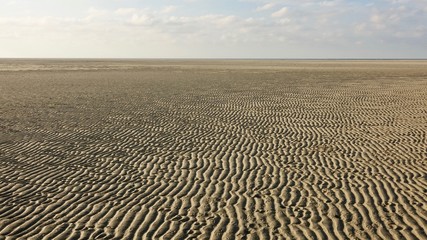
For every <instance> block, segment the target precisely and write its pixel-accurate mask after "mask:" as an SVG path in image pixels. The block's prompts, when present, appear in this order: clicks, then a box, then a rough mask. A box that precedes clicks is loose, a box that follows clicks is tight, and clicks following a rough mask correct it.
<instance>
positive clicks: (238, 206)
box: [0, 60, 427, 239]
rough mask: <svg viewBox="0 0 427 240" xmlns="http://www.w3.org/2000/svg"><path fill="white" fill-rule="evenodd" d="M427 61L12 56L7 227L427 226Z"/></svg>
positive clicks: (281, 234) (5, 81) (1, 160)
mask: <svg viewBox="0 0 427 240" xmlns="http://www.w3.org/2000/svg"><path fill="white" fill-rule="evenodd" d="M426 69H427V61H269V60H264V61H253V60H247V61H243V60H240V61H237V60H236V61H220V60H217V61H208V60H203V61H202V60H187V61H183V60H146V61H137V60H122V61H109V60H74V61H71V60H0V239H96V238H99V239H316V238H317V239H427V234H426V228H427V205H426V204H427V190H426V189H427V70H426Z"/></svg>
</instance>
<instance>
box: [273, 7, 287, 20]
mask: <svg viewBox="0 0 427 240" xmlns="http://www.w3.org/2000/svg"><path fill="white" fill-rule="evenodd" d="M287 13H288V8H287V7H283V8H281V9H280V10H278V11H276V12H274V13H272V14H271V16H272V17H274V18H279V17H283V16H285V15H286V14H287Z"/></svg>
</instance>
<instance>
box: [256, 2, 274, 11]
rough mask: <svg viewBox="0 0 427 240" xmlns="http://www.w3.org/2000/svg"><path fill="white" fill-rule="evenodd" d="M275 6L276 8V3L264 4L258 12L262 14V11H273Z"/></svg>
mask: <svg viewBox="0 0 427 240" xmlns="http://www.w3.org/2000/svg"><path fill="white" fill-rule="evenodd" d="M274 6H276V4H275V3H267V4H264V5H262V6H260V7H258V8H257V9H256V11H258V12H260V11H266V10H270V9H272V8H273V7H274Z"/></svg>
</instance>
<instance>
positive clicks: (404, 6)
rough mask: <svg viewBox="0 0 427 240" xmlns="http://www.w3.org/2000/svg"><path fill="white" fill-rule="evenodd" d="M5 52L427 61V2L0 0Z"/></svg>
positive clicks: (1, 52)
mask: <svg viewBox="0 0 427 240" xmlns="http://www.w3.org/2000/svg"><path fill="white" fill-rule="evenodd" d="M0 58H427V0H370V1H368V0H323V1H316V0H276V1H271V0H0Z"/></svg>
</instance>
